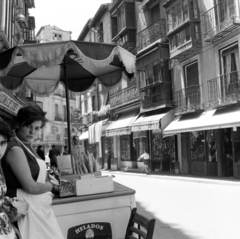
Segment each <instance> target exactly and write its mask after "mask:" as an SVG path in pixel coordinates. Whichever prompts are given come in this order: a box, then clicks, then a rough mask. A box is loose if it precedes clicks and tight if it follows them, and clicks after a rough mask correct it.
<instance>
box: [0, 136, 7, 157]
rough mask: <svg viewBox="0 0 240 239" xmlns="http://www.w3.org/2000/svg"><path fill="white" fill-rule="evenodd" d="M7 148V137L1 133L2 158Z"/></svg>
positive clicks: (0, 151)
mask: <svg viewBox="0 0 240 239" xmlns="http://www.w3.org/2000/svg"><path fill="white" fill-rule="evenodd" d="M6 149H7V139H6V138H5V137H4V136H2V135H0V159H1V158H2V156H3V155H4V153H5V151H6Z"/></svg>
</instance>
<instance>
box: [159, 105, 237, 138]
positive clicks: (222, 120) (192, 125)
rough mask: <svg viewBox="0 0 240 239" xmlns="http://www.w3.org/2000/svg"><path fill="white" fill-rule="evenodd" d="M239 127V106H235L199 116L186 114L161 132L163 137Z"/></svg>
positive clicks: (210, 111) (205, 112) (206, 112)
mask: <svg viewBox="0 0 240 239" xmlns="http://www.w3.org/2000/svg"><path fill="white" fill-rule="evenodd" d="M237 126H240V106H239V105H235V106H231V107H226V108H222V109H218V110H216V109H215V110H209V111H204V112H202V113H201V114H187V115H182V116H180V117H177V118H176V119H175V120H174V121H173V122H172V123H170V124H169V125H168V126H167V127H166V128H165V130H164V131H163V133H164V135H173V134H177V133H182V132H191V131H200V130H209V129H221V128H230V127H237Z"/></svg>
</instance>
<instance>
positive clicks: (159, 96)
mask: <svg viewBox="0 0 240 239" xmlns="http://www.w3.org/2000/svg"><path fill="white" fill-rule="evenodd" d="M152 87H154V88H155V89H156V88H157V87H160V88H161V92H157V93H153V94H151V93H149V94H147V92H149V90H150V89H151V88H152ZM152 87H151V88H149V89H146V90H144V91H141V92H140V103H141V108H142V109H144V110H145V109H151V108H153V107H154V108H156V107H158V106H162V105H169V106H172V105H173V102H172V94H171V91H172V85H171V82H161V83H160V84H157V85H154V86H152ZM150 92H151V91H150Z"/></svg>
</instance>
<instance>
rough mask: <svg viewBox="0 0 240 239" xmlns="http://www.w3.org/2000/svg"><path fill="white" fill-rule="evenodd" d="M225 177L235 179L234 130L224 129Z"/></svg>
mask: <svg viewBox="0 0 240 239" xmlns="http://www.w3.org/2000/svg"><path fill="white" fill-rule="evenodd" d="M223 175H224V176H226V177H233V143H232V129H231V128H226V129H223Z"/></svg>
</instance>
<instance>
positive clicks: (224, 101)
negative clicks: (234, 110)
mask: <svg viewBox="0 0 240 239" xmlns="http://www.w3.org/2000/svg"><path fill="white" fill-rule="evenodd" d="M207 86H208V104H207V108H215V107H218V106H224V105H229V104H235V103H237V102H239V101H240V77H239V71H234V72H231V73H229V74H225V75H221V76H219V77H216V78H214V79H211V80H208V82H207Z"/></svg>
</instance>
